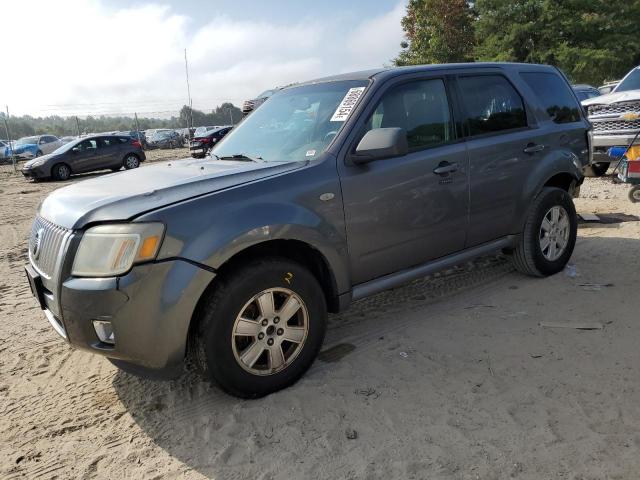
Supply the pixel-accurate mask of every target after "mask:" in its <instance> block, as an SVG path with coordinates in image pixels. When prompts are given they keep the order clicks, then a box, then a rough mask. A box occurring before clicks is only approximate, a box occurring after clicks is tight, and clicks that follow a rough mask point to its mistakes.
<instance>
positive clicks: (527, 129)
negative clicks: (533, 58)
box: [457, 71, 545, 247]
mask: <svg viewBox="0 0 640 480" xmlns="http://www.w3.org/2000/svg"><path fill="white" fill-rule="evenodd" d="M457 87H458V88H457V90H458V94H459V98H460V104H461V110H462V114H463V128H464V129H465V130H466V136H467V142H466V144H467V152H468V155H469V182H470V192H469V202H470V203H469V231H468V236H467V243H466V246H467V247H472V246H474V245H479V244H482V243H485V242H489V241H491V240H495V239H498V238H500V237H503V236H505V235H508V234H512V233H517V232H518V231H519V230H518V228H517V227H515V225H516V224H517V221H516V220H517V219H516V215H517V213H518V211H519V205H518V199H519V198H520V196H521V195H520V192H521V191H522V189H523V187H524V183H525V181H526V179H527V176H528V174H529V172H530V171H531V170H532V169H533V168H534V166H535V164H536V162H538V161H539V158H540V156H541V155H542V152H543V151H544V148H545V145H544V141H545V140H544V138H543V135H541V134H540V132H539V131H538V130H537V129H536V128H534V127H536V123H535V120H534V119H533V117H532V115H528V112H527V110H528V108H527V106H526V104H525V101H524V99H523V97H522V95H521V94H520V93H519V92H518V90H516V88H515V87H514V85H513V84H512V82H511V81H510V80H509V79H508V78H507V76H506V75H504V74H503V73H501V72H499V71H496V72H488V73H470V74H465V75H459V76H458V78H457Z"/></svg>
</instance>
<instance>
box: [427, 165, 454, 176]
mask: <svg viewBox="0 0 640 480" xmlns="http://www.w3.org/2000/svg"><path fill="white" fill-rule="evenodd" d="M457 171H458V164H457V163H456V162H453V163H449V162H440V164H439V165H438V166H437V167H436V168H434V169H433V173H435V174H436V175H448V174H449V173H453V172H457Z"/></svg>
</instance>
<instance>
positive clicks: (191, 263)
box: [27, 63, 589, 398]
mask: <svg viewBox="0 0 640 480" xmlns="http://www.w3.org/2000/svg"><path fill="white" fill-rule="evenodd" d="M588 128H589V123H588V122H587V120H586V118H585V117H584V113H583V110H582V109H581V108H580V104H579V103H578V101H577V99H576V97H575V95H574V94H573V92H572V91H571V87H570V85H569V83H568V81H567V80H566V78H565V77H564V76H563V75H562V74H561V73H560V72H559V71H558V70H557V69H556V68H554V67H549V66H541V65H531V64H500V63H490V64H483V63H474V64H456V65H427V66H416V67H402V68H384V69H379V70H374V71H372V70H369V71H367V72H355V73H348V74H342V75H338V76H335V77H330V78H324V79H321V80H316V81H311V82H308V83H305V84H301V85H297V86H294V87H290V88H286V89H284V90H281V91H279V92H277V93H276V94H274V95H273V96H272V97H271V98H270V99H269V101H268V102H266V103H264V104H263V105H262V106H261V107H260V109H258V110H257V111H256V112H254V113H253V114H251V115H249V116H248V117H247V118H246V119H245V120H244V121H243V122H242V123H240V124H239V125H238V126H237V127H235V128H234V129H233V130H232V131H231V133H229V134H228V135H227V136H226V137H225V139H224V140H223V141H222V142H220V143H218V144H217V145H216V147H215V148H214V149H213V151H212V156H211V157H209V159H207V160H193V161H183V162H168V163H164V164H156V165H152V166H149V167H147V168H145V169H144V170H138V171H132V172H126V173H123V174H119V175H118V176H117V177H102V178H94V179H90V180H86V181H84V182H78V183H76V184H74V185H69V186H67V187H65V188H60V189H57V190H55V191H54V192H52V193H50V194H49V196H48V197H47V198H46V199H45V200H44V201H43V202H42V203H41V205H40V208H39V209H38V212H37V217H36V218H35V221H34V223H33V227H32V231H31V237H30V240H29V248H28V251H29V264H28V265H27V277H28V279H29V283H30V285H31V288H32V291H33V292H34V295H35V297H36V298H37V301H38V303H39V305H40V307H41V308H42V309H43V313H44V315H45V316H46V318H48V320H49V322H50V323H51V326H52V328H54V329H55V330H56V331H57V332H58V333H59V334H60V335H61V336H62V337H64V338H65V339H66V341H67V342H69V343H71V344H72V345H76V346H78V347H81V348H83V349H85V350H88V351H91V352H94V353H96V354H100V355H104V356H106V357H108V358H109V359H110V360H111V361H112V362H113V363H114V364H115V365H116V366H118V367H119V368H121V369H124V370H127V371H131V372H134V373H137V374H143V375H144V374H146V375H153V374H155V375H156V376H159V375H164V376H170V375H176V374H181V373H182V372H183V365H184V362H185V359H186V358H190V359H192V363H193V365H194V366H195V367H196V369H198V370H200V371H202V372H203V374H204V375H206V377H207V378H208V379H210V380H212V381H215V382H217V383H218V384H219V385H221V386H222V388H224V389H225V390H226V391H227V392H229V393H231V394H233V395H238V396H241V397H252V398H255V397H260V396H263V395H267V394H269V393H272V392H274V391H276V390H279V389H282V388H285V387H287V386H289V385H291V384H293V383H294V382H296V381H297V380H298V379H299V378H300V377H301V376H302V375H303V374H304V372H305V371H306V370H307V369H308V368H309V367H310V366H311V364H312V362H313V361H314V359H315V357H316V355H317V354H318V352H319V351H320V349H321V347H322V343H323V338H324V334H325V330H326V326H327V311H331V312H339V311H341V310H344V309H345V308H347V306H348V305H349V304H350V303H351V302H353V301H355V300H359V299H362V298H364V297H367V296H369V295H373V294H375V293H378V292H380V291H383V290H386V289H389V288H395V287H398V286H399V285H402V284H404V283H408V282H410V281H412V280H414V279H416V278H420V277H423V276H425V275H428V274H431V273H433V272H435V271H438V270H441V269H444V268H450V267H452V266H453V265H456V264H461V263H465V262H468V261H469V260H470V259H472V258H474V257H477V256H480V255H487V254H492V253H494V252H496V251H504V252H505V253H506V254H507V255H509V256H510V257H511V258H512V259H513V263H514V265H515V267H516V268H517V269H518V270H519V271H520V272H523V273H525V274H528V275H532V276H536V277H545V276H548V275H553V274H555V273H558V272H561V271H562V270H563V269H564V267H565V265H566V264H567V262H568V260H569V258H570V257H571V254H572V252H573V249H574V245H575V242H576V234H577V215H576V211H575V207H574V204H573V199H572V196H573V195H576V194H577V192H578V190H579V186H580V184H581V183H582V181H583V175H582V167H583V166H584V165H585V164H586V163H587V162H588V141H587V130H588ZM62 206H64V208H61V207H62ZM392 321H393V319H392V318H390V319H389V322H392ZM461 348H462V346H461ZM67 368H76V367H75V366H72V365H68V366H67ZM94 381H95V379H94Z"/></svg>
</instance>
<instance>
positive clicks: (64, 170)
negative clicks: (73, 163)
mask: <svg viewBox="0 0 640 480" xmlns="http://www.w3.org/2000/svg"><path fill="white" fill-rule="evenodd" d="M51 176H52V177H53V179H54V180H58V181H64V180H69V177H70V176H71V168H69V165H67V164H66V163H57V164H55V165H54V166H53V168H52V169H51Z"/></svg>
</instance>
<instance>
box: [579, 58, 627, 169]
mask: <svg viewBox="0 0 640 480" xmlns="http://www.w3.org/2000/svg"><path fill="white" fill-rule="evenodd" d="M582 105H583V107H585V108H586V109H587V112H588V114H589V121H590V122H591V124H592V125H593V139H592V143H591V148H592V149H593V161H592V163H591V165H590V166H589V167H588V168H587V169H586V170H585V175H587V176H594V177H600V176H602V175H604V174H605V173H606V172H607V169H608V168H609V164H610V163H611V161H612V158H611V157H609V155H608V153H607V152H608V150H609V149H610V148H611V147H626V146H628V145H629V144H630V143H631V142H632V141H633V139H634V138H635V136H636V134H637V133H638V131H640V67H635V68H634V69H633V70H631V71H630V72H629V73H628V74H627V75H626V76H625V77H624V78H623V79H622V81H621V82H620V83H619V84H618V85H617V86H616V88H614V89H613V91H612V92H611V93H609V94H607V95H602V96H600V97H594V98H590V99H588V100H585V101H583V102H582ZM637 143H640V140H636V144H637Z"/></svg>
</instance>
